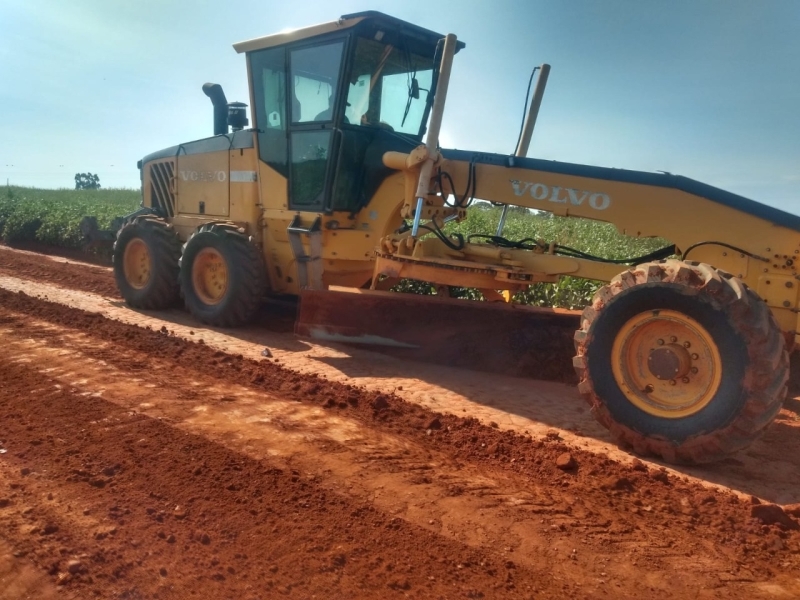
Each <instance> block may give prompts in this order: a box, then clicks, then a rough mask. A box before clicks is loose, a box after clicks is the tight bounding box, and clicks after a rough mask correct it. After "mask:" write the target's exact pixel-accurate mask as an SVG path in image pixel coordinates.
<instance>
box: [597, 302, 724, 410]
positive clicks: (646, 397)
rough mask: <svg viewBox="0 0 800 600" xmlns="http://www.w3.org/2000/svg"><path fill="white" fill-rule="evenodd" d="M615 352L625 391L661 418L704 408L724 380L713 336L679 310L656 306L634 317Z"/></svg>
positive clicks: (618, 376)
mask: <svg viewBox="0 0 800 600" xmlns="http://www.w3.org/2000/svg"><path fill="white" fill-rule="evenodd" d="M612 354H613V356H612V371H613V375H614V378H615V380H616V382H617V385H618V386H619V388H620V390H622V392H623V394H625V396H626V397H627V398H628V400H629V401H630V402H631V403H632V404H634V405H635V406H637V407H638V408H640V409H641V410H643V411H644V412H646V413H648V414H650V415H653V416H657V417H661V418H668V419H677V418H682V417H687V416H689V415H693V414H695V413H697V412H699V411H701V410H702V409H703V408H705V406H706V405H707V404H708V403H709V402H711V399H712V398H713V397H714V395H715V394H716V392H717V390H718V389H719V385H720V382H721V380H722V361H721V358H720V353H719V350H718V348H717V346H716V344H715V342H714V339H713V337H712V336H711V334H709V333H708V331H706V329H705V328H704V327H703V326H702V325H701V324H700V323H698V322H697V321H696V320H694V319H693V318H691V317H689V316H688V315H685V314H683V313H680V312H678V311H671V310H654V311H648V312H645V313H641V314H639V315H637V316H635V317H633V318H632V319H630V320H629V321H628V322H627V323H626V324H625V325H624V326H623V327H622V328H621V329H620V331H619V333H618V334H617V337H616V338H615V340H614V345H613V348H612Z"/></svg>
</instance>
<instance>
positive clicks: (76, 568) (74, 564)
mask: <svg viewBox="0 0 800 600" xmlns="http://www.w3.org/2000/svg"><path fill="white" fill-rule="evenodd" d="M83 570H84V567H83V563H82V562H81V561H79V560H71V561H69V562H68V563H67V571H68V572H69V573H70V574H71V575H76V574H78V573H80V572H81V571H83Z"/></svg>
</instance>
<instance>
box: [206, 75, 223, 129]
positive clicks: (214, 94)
mask: <svg viewBox="0 0 800 600" xmlns="http://www.w3.org/2000/svg"><path fill="white" fill-rule="evenodd" d="M203 93H204V94H205V95H206V96H208V97H209V98H210V99H211V104H213V105H214V135H225V134H226V133H228V99H227V98H225V92H223V91H222V86H221V85H220V84H218V83H205V84H203Z"/></svg>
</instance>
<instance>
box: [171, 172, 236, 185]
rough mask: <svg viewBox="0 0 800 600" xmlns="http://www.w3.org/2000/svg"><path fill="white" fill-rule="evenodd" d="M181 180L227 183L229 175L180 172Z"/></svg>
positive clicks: (222, 173)
mask: <svg viewBox="0 0 800 600" xmlns="http://www.w3.org/2000/svg"><path fill="white" fill-rule="evenodd" d="M179 173H180V176H181V179H183V180H184V181H206V182H212V181H220V182H222V181H227V180H228V174H227V173H226V172H225V171H179Z"/></svg>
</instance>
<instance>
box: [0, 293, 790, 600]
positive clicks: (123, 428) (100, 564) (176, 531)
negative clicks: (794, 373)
mask: <svg viewBox="0 0 800 600" xmlns="http://www.w3.org/2000/svg"><path fill="white" fill-rule="evenodd" d="M36 322H45V323H48V324H50V326H49V327H43V326H40V325H37V324H36ZM0 329H2V330H4V331H7V332H10V333H7V334H6V335H10V336H12V337H17V338H19V339H23V338H24V339H33V340H36V341H39V342H41V343H47V344H49V345H51V346H55V347H58V346H59V344H61V345H63V347H64V349H65V350H69V349H70V346H69V342H68V341H65V340H64V339H63V337H61V336H60V334H59V333H58V331H54V330H63V329H68V330H72V331H75V332H82V333H83V334H84V335H88V336H91V337H92V338H94V339H97V340H98V342H105V344H104V345H105V348H103V347H101V345H100V344H98V347H97V348H96V350H94V352H95V355H92V350H91V349H83V350H82V352H83V355H84V356H86V357H87V358H89V359H97V360H103V361H105V362H106V363H108V364H109V365H113V366H114V367H115V368H118V369H120V370H122V371H126V372H130V373H132V374H133V375H136V374H140V373H151V374H154V373H160V374H162V375H159V376H160V377H163V378H164V379H163V380H158V383H159V386H158V389H162V390H166V389H169V388H171V387H176V388H177V387H179V386H181V385H183V382H186V381H190V380H193V381H200V382H206V383H208V384H210V383H212V382H213V383H214V384H215V385H217V386H219V385H224V383H225V382H226V381H228V382H230V384H231V385H233V384H243V383H244V384H246V385H247V386H248V387H250V388H251V389H254V390H261V391H266V392H269V393H271V394H272V395H274V396H277V397H279V398H282V399H288V400H293V401H296V402H299V403H305V404H309V405H316V406H322V407H324V408H326V409H328V411H330V414H339V415H341V416H342V418H348V419H355V420H357V421H358V422H360V423H362V424H363V426H364V427H367V428H369V429H370V430H373V431H377V432H378V433H380V432H385V434H386V435H392V436H396V437H399V438H400V439H404V440H407V444H408V445H409V447H412V446H413V447H415V448H420V449H421V451H422V452H425V451H427V452H430V453H437V454H440V455H442V456H444V457H446V460H445V463H444V464H446V465H447V467H446V468H445V471H446V470H447V469H450V470H452V472H453V473H456V472H458V471H460V470H462V469H477V470H482V471H483V472H485V473H486V474H487V476H489V475H492V476H494V477H502V478H504V480H506V481H507V482H508V486H509V487H510V488H511V489H514V488H516V489H520V490H522V489H527V490H539V491H541V493H543V494H547V496H548V498H550V499H551V500H550V501H551V503H552V505H551V508H550V509H549V510H548V512H547V517H548V520H547V521H545V519H544V518H542V519H541V525H540V524H539V520H540V517H542V516H543V515H542V514H540V513H537V512H536V511H531V509H530V507H524V506H519V507H515V506H508V507H504V508H503V509H502V513H503V515H505V517H506V518H508V519H509V520H510V522H513V523H517V526H519V527H529V528H533V527H534V526H535V528H536V529H535V531H536V532H537V535H539V536H544V539H545V540H551V541H552V543H553V544H554V545H555V544H556V543H557V542H558V543H561V542H564V543H566V544H568V545H569V546H570V547H573V548H575V549H576V550H574V551H573V554H574V555H576V556H577V555H578V554H579V555H580V556H581V559H582V560H583V561H584V562H581V563H579V562H577V560H576V562H575V563H574V564H575V568H574V572H572V573H571V576H570V578H569V579H568V580H566V581H565V580H564V579H563V578H560V577H559V578H556V577H555V575H554V574H553V572H554V570H555V566H556V565H559V566H563V564H564V561H570V560H575V557H574V556H572V555H565V556H553V555H547V554H545V553H542V555H519V554H517V555H513V551H514V543H512V542H509V543H510V544H511V545H510V546H509V547H506V548H502V547H497V546H495V545H466V544H463V543H461V542H459V541H457V540H455V539H453V538H452V537H448V536H445V535H442V534H439V533H437V532H435V531H431V530H429V529H426V528H422V527H420V526H418V525H415V524H413V523H410V522H407V521H406V520H403V519H399V518H395V517H393V516H392V515H391V514H387V513H386V512H384V511H382V510H381V509H380V508H378V507H376V506H375V505H373V504H371V503H370V502H365V501H364V500H363V499H357V498H354V497H350V496H348V495H345V494H342V493H337V492H334V491H331V489H330V486H329V485H327V484H326V480H325V476H324V475H319V474H317V475H315V476H313V477H309V476H307V475H305V474H303V473H300V472H292V471H287V470H285V469H282V468H279V467H277V466H276V465H275V464H274V463H273V462H272V461H270V459H263V460H254V459H252V458H249V457H247V456H245V455H242V454H240V453H237V452H234V451H232V450H230V449H229V448H226V447H223V446H220V445H219V444H216V443H214V442H211V441H210V440H208V439H206V438H204V437H202V436H198V435H193V434H191V433H187V432H186V431H183V430H180V429H178V428H176V427H173V426H171V424H170V423H169V422H168V421H165V420H158V419H152V418H149V417H145V416H143V415H141V414H138V413H132V412H130V411H126V410H124V409H122V408H120V407H119V406H117V405H115V404H112V403H110V402H108V401H106V400H103V399H102V398H98V397H93V396H91V395H87V394H81V393H79V392H78V390H77V389H65V388H63V387H62V388H60V389H57V388H55V386H54V382H53V381H52V380H50V379H49V376H48V375H47V374H45V373H43V372H40V371H39V370H38V369H37V367H38V366H41V365H35V364H33V365H32V364H28V363H26V362H19V361H16V360H15V359H14V357H13V356H8V355H3V356H2V357H1V358H0V382H2V386H1V387H0V422H1V423H3V429H2V433H0V447H2V448H9V449H13V450H9V452H8V453H7V454H4V455H0V461H2V462H0V465H7V466H8V468H7V469H6V472H11V473H12V474H13V476H7V478H8V479H9V481H7V482H6V484H7V485H8V487H7V488H6V489H3V488H2V487H0V538H1V539H3V540H5V541H6V542H7V543H8V544H10V545H11V546H12V547H13V548H14V549H15V551H16V554H17V555H18V556H20V557H23V558H24V559H25V560H28V561H31V562H32V564H34V565H35V566H36V567H38V568H39V569H41V570H42V571H46V572H47V573H49V575H50V577H52V578H53V580H54V582H56V583H58V584H61V585H63V586H64V587H65V589H66V590H67V592H69V593H72V594H73V597H76V598H86V597H91V596H92V595H94V596H96V597H101V598H112V597H114V598H116V597H118V598H195V597H196V598H273V597H280V595H286V596H291V597H296V598H313V597H316V598H387V597H389V598H391V597H406V596H407V597H416V598H476V597H477V598H480V597H484V598H533V597H535V598H548V597H553V598H563V597H570V598H598V597H611V598H629V597H630V598H645V597H647V598H655V597H670V598H690V597H691V598H696V597H707V598H737V597H743V596H749V597H752V595H753V590H754V588H753V586H754V585H756V584H758V583H760V582H763V583H765V584H767V583H770V582H773V581H777V580H781V581H783V582H784V583H785V582H786V580H787V578H788V579H790V580H793V579H794V577H793V576H791V573H795V574H796V573H797V572H798V570H800V556H799V555H798V553H800V534H799V533H798V529H800V525H798V522H797V520H796V518H795V517H796V516H798V515H800V511H796V509H790V510H789V512H790V513H791V514H787V512H786V511H784V510H783V509H781V508H780V507H776V506H773V505H765V504H761V503H759V501H758V500H756V499H751V500H748V499H741V498H738V497H736V496H734V495H733V494H730V493H725V492H721V491H716V490H710V489H707V488H704V487H703V486H700V485H698V484H696V483H692V482H689V481H688V480H687V479H686V478H679V477H675V476H672V475H669V474H668V473H667V472H666V471H664V470H659V469H653V468H650V467H648V466H646V465H644V464H643V463H640V462H635V463H634V464H632V465H622V464H619V463H617V462H614V461H612V460H609V459H608V458H607V457H604V456H600V455H595V454H592V453H588V452H583V451H580V450H576V449H574V448H569V447H567V446H566V445H564V444H563V443H562V441H561V440H560V439H559V436H558V434H557V433H555V432H554V433H553V435H552V436H550V438H549V439H548V440H546V441H534V440H531V439H529V438H528V437H525V436H520V435H517V434H514V433H511V432H504V431H499V430H498V429H496V428H493V427H487V426H483V425H481V424H479V423H478V422H476V421H475V420H474V419H469V418H459V417H455V416H451V415H439V414H436V413H432V412H431V411H428V410H425V409H423V408H421V407H419V406H416V405H411V404H408V403H405V402H403V401H402V400H400V399H399V398H397V397H395V396H393V395H391V394H379V393H374V392H365V391H364V390H362V389H360V388H358V387H354V386H348V385H343V384H339V383H334V382H329V381H327V380H324V379H321V378H315V377H304V376H300V375H298V374H296V373H294V372H291V371H288V370H286V369H284V368H282V367H280V366H278V365H276V364H274V363H272V362H270V361H268V360H264V361H260V362H258V361H252V360H247V359H243V358H242V357H238V356H229V355H225V354H223V353H220V352H216V351H214V350H212V349H210V348H208V347H206V346H205V345H203V344H200V343H192V342H187V341H185V340H182V339H179V338H176V337H174V336H171V335H170V334H169V331H167V330H166V328H163V329H162V330H161V331H150V330H145V329H139V328H136V327H132V326H127V325H124V324H121V323H118V322H114V321H110V320H107V319H104V318H103V317H101V316H99V315H93V314H89V313H84V312H82V311H78V310H75V309H70V308H67V307H64V306H61V305H57V304H52V303H49V302H45V301H42V300H38V299H33V298H30V297H27V296H25V295H17V294H12V293H9V292H5V291H1V290H0ZM109 347H111V348H115V349H116V350H115V351H113V352H109V350H108V348H109ZM132 357H133V358H132ZM42 390H51V391H49V392H48V393H43V391H42ZM153 393H158V392H157V391H156V392H153ZM34 399H35V401H33V400H34ZM98 424H99V425H98ZM426 449H427V450H426ZM385 468H386V469H392V467H391V466H390V465H388V466H387V467H385ZM389 472H391V471H387V473H389ZM2 473H3V472H2V471H0V474H2ZM436 475H440V476H444V475H446V472H445V473H437V474H436ZM431 476H433V474H431ZM423 479H424V476H423ZM0 485H3V483H2V479H0ZM448 494H449V495H451V496H453V497H458V496H461V495H467V496H468V495H470V494H472V495H480V493H479V492H478V491H475V490H467V489H459V488H458V487H457V486H456V487H455V488H453V489H451V490H449V492H448ZM59 497H68V498H71V499H72V500H71V502H70V504H69V505H67V506H66V507H64V506H63V505H62V506H60V507H59V506H56V505H55V504H57V502H56V503H54V501H53V500H52V498H55V499H56V501H57V500H58V498H59ZM490 505H491V504H487V506H490ZM15 507H16V508H17V509H19V508H21V509H22V510H18V511H17V512H15ZM22 507H24V508H22ZM64 511H67V512H66V513H65V512H64ZM70 511H71V512H72V513H75V512H76V511H83V512H82V513H81V514H82V515H83V516H85V517H86V521H87V522H86V525H85V526H84V527H81V526H78V525H76V520H75V519H74V518H67V516H66V514H67V513H68V512H70ZM87 511H88V512H87ZM553 515H559V517H560V519H559V520H557V521H552V520H551V518H552V517H553ZM792 515H794V516H792ZM101 516H102V523H101V524H102V526H100V525H99V524H98V519H100V517H101ZM73 517H74V515H73ZM95 517H96V519H95ZM93 519H95V520H94V521H93ZM540 528H541V529H540ZM530 530H531V531H534V529H530ZM509 539H511V538H509ZM634 550H635V551H637V552H640V553H641V554H640V555H641V556H643V557H644V560H642V561H641V562H638V563H637V561H636V560H632V559H631V556H632V555H633V552H634ZM509 553H511V554H512V555H513V559H512V558H511V557H510V555H509ZM593 556H594V557H597V558H595V559H594V561H593V558H592V557H593ZM601 556H603V557H609V556H610V557H611V563H613V564H617V565H622V564H625V565H627V566H626V570H625V573H626V575H620V574H619V573H618V577H619V578H618V579H617V580H616V581H615V582H614V585H613V586H611V585H610V584H609V585H606V582H605V581H602V582H601V583H599V584H598V583H597V581H598V580H597V578H596V577H594V576H590V575H589V573H588V572H586V573H584V570H585V569H587V568H588V566H587V565H591V564H592V563H593V562H594V563H596V562H597V561H598V560H599V557H601ZM74 561H78V564H77V565H76V563H75V562H74ZM587 561H588V562H587ZM675 561H680V564H681V565H682V566H681V567H680V575H679V576H678V573H674V576H675V582H674V584H673V585H672V586H671V587H670V589H668V590H664V589H662V588H655V587H651V584H650V579H649V577H651V576H653V574H654V573H657V572H659V571H660V570H661V571H663V569H664V568H665V564H675ZM610 569H611V566H609V568H608V570H609V571H610ZM602 575H603V576H605V573H602Z"/></svg>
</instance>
